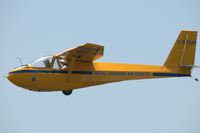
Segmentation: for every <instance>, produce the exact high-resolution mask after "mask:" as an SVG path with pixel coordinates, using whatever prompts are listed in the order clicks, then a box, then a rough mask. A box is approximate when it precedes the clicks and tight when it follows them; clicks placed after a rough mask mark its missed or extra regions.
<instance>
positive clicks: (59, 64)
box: [30, 56, 67, 69]
mask: <svg viewBox="0 0 200 133" xmlns="http://www.w3.org/2000/svg"><path fill="white" fill-rule="evenodd" d="M30 66H31V67H43V68H53V69H67V62H66V60H63V59H60V58H58V57H56V56H45V57H40V58H39V59H36V60H35V61H33V63H31V64H30Z"/></svg>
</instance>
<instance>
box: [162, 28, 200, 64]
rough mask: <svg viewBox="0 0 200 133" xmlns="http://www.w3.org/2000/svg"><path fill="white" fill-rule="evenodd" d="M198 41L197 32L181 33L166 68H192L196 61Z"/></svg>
mask: <svg viewBox="0 0 200 133" xmlns="http://www.w3.org/2000/svg"><path fill="white" fill-rule="evenodd" d="M196 40H197V31H181V32H180V34H179V36H178V38H177V40H176V42H175V43H174V46H173V48H172V50H171V52H170V54H169V55H168V57H167V59H166V61H165V63H164V66H165V67H167V68H170V67H184V66H186V67H187V66H191V67H192V66H193V65H194V59H195V49H196Z"/></svg>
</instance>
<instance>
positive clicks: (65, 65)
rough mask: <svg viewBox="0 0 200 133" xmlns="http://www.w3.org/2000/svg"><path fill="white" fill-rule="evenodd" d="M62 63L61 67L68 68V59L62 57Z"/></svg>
mask: <svg viewBox="0 0 200 133" xmlns="http://www.w3.org/2000/svg"><path fill="white" fill-rule="evenodd" d="M60 63H61V65H62V66H61V69H67V63H66V60H64V59H62V60H60Z"/></svg>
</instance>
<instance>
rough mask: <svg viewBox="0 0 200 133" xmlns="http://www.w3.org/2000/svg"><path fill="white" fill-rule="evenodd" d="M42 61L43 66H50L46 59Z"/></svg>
mask: <svg viewBox="0 0 200 133" xmlns="http://www.w3.org/2000/svg"><path fill="white" fill-rule="evenodd" d="M43 63H44V66H45V67H46V68H49V67H50V62H49V60H48V59H46V60H44V61H43Z"/></svg>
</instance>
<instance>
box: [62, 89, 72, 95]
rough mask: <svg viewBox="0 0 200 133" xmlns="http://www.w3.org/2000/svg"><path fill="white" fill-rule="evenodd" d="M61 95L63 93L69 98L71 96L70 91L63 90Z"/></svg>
mask: <svg viewBox="0 0 200 133" xmlns="http://www.w3.org/2000/svg"><path fill="white" fill-rule="evenodd" d="M62 93H63V94H64V95H67V96H69V95H71V94H72V90H64V91H62Z"/></svg>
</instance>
